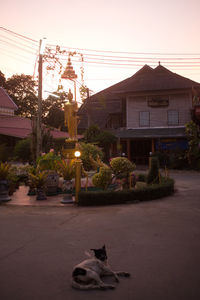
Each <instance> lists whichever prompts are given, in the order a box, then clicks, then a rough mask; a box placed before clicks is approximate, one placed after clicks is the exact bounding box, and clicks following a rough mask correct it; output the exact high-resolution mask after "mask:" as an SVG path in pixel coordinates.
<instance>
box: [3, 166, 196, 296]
mask: <svg viewBox="0 0 200 300" xmlns="http://www.w3.org/2000/svg"><path fill="white" fill-rule="evenodd" d="M171 176H172V177H174V178H175V179H176V189H177V191H176V193H175V194H174V195H173V196H170V197H167V198H164V199H160V200H155V201H151V202H146V203H145V202H143V203H138V204H131V205H116V206H107V207H74V206H73V205H66V206H64V207H62V206H55V205H54V206H47V205H46V206H19V205H11V204H6V205H0V299H1V300H12V299H13V300H24V299H29V300H36V299H37V300H40V299H42V300H64V299H65V300H66V299H69V300H79V299H81V300H84V299H87V300H90V299H95V300H96V299H102V297H103V298H104V299H113V300H114V299H115V300H116V299H117V300H118V299H123V298H126V299H128V300H129V299H130V300H132V299H134V300H147V299H150V300H151V299H153V300H199V299H200V286H199V282H200V275H199V270H200V256H199V253H200V173H197V172H191V171H186V172H182V171H173V172H171ZM104 243H105V244H106V246H107V251H108V257H109V263H110V265H111V266H112V268H113V269H114V270H120V271H122V270H124V271H127V272H130V273H131V275H132V276H131V277H130V278H122V279H121V280H120V283H119V284H116V289H115V290H110V291H76V290H73V289H72V288H71V286H70V279H71V271H72V268H73V266H74V265H75V264H77V263H79V262H80V261H81V260H83V259H84V258H85V255H84V251H85V250H89V249H90V248H95V247H99V246H102V245H103V244H104ZM104 280H105V281H106V282H113V279H112V278H106V279H104Z"/></svg>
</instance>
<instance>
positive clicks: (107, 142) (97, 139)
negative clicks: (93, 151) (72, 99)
mask: <svg viewBox="0 0 200 300" xmlns="http://www.w3.org/2000/svg"><path fill="white" fill-rule="evenodd" d="M84 139H85V141H86V142H87V143H96V144H98V146H100V147H102V148H103V149H104V153H105V159H106V160H108V159H109V149H110V146H111V144H113V143H115V142H116V141H117V137H116V136H115V135H114V134H112V133H111V132H110V131H107V130H101V129H100V128H99V127H98V126H97V125H91V126H90V127H89V128H88V129H87V130H86V131H85V133H84Z"/></svg>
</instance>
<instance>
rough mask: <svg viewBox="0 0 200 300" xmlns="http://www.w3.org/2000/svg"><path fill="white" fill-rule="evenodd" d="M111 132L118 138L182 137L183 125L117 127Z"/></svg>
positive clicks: (183, 134)
mask: <svg viewBox="0 0 200 300" xmlns="http://www.w3.org/2000/svg"><path fill="white" fill-rule="evenodd" d="M113 133H114V134H115V135H116V136H117V137H119V138H143V139H144V138H183V137H186V135H185V127H168V128H136V129H121V130H120V129H117V130H115V131H113Z"/></svg>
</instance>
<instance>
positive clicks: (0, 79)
mask: <svg viewBox="0 0 200 300" xmlns="http://www.w3.org/2000/svg"><path fill="white" fill-rule="evenodd" d="M0 87H3V88H6V78H5V75H4V74H3V73H2V72H1V71H0Z"/></svg>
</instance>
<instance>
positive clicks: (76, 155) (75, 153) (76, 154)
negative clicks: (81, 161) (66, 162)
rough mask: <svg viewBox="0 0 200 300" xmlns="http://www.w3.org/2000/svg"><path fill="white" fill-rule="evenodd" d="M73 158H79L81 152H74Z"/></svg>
mask: <svg viewBox="0 0 200 300" xmlns="http://www.w3.org/2000/svg"><path fill="white" fill-rule="evenodd" d="M74 156H75V157H76V158H79V157H80V156H81V152H80V151H78V150H77V151H75V152H74Z"/></svg>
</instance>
